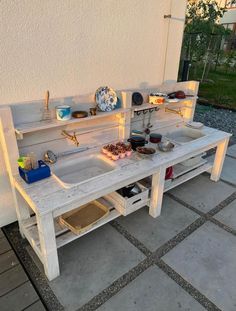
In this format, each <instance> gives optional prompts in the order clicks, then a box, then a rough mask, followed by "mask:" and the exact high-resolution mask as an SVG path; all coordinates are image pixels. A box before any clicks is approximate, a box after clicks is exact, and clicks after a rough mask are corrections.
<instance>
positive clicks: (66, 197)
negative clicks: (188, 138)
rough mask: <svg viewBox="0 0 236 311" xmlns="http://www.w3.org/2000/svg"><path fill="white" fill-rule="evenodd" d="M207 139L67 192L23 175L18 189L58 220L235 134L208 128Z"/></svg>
mask: <svg viewBox="0 0 236 311" xmlns="http://www.w3.org/2000/svg"><path fill="white" fill-rule="evenodd" d="M203 132H204V133H205V134H206V136H204V137H202V138H199V139H196V140H193V141H192V142H189V143H186V144H184V145H179V146H176V147H175V149H174V150H173V151H172V152H169V153H161V152H158V153H157V154H155V155H153V156H152V157H150V158H141V157H140V156H139V155H137V154H136V153H134V154H133V155H132V156H131V157H130V158H125V159H122V160H119V161H117V162H116V163H117V165H118V166H119V169H117V170H114V171H111V172H110V173H109V174H107V175H105V176H98V177H97V178H94V179H93V180H91V181H88V182H84V183H83V184H80V185H78V186H75V187H72V188H69V189H65V188H63V187H62V186H61V185H60V184H59V183H58V181H57V180H56V179H55V178H54V177H53V176H51V177H49V178H47V179H44V180H41V181H39V182H36V183H33V184H29V185H28V184H26V183H25V182H24V180H23V179H21V177H20V176H19V175H17V176H15V177H14V181H15V187H16V189H17V190H18V191H19V192H20V193H21V195H22V196H23V197H24V199H25V200H26V201H27V202H28V204H29V205H30V206H31V208H32V209H33V210H34V212H35V213H36V214H38V215H45V214H47V213H51V212H52V213H53V215H54V217H57V216H59V215H61V214H62V213H64V212H66V211H69V210H71V209H73V208H76V207H78V206H80V205H83V204H86V203H88V202H90V201H92V200H95V199H97V198H99V197H102V196H104V195H106V194H108V193H111V192H113V191H115V190H117V189H119V188H121V187H124V186H125V185H128V184H130V183H132V182H135V181H137V180H140V179H143V178H145V177H147V176H150V175H152V174H153V173H155V172H157V171H158V169H159V167H161V166H164V167H168V166H170V165H174V164H176V163H179V162H181V161H184V160H186V159H188V158H189V157H192V156H195V155H197V154H199V153H201V152H204V151H206V150H208V149H210V148H213V147H215V146H216V145H217V144H218V143H219V142H220V141H222V140H224V139H226V138H228V137H230V136H231V134H229V133H226V132H222V131H219V130H216V129H212V128H208V127H204V128H203Z"/></svg>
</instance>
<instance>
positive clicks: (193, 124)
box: [186, 121, 203, 129]
mask: <svg viewBox="0 0 236 311" xmlns="http://www.w3.org/2000/svg"><path fill="white" fill-rule="evenodd" d="M186 126H188V127H191V128H193V129H201V128H202V127H203V123H201V122H194V121H189V122H187V123H186Z"/></svg>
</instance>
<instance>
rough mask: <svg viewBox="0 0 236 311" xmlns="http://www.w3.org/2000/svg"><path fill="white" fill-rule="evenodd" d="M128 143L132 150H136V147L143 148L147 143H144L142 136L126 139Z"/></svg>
mask: <svg viewBox="0 0 236 311" xmlns="http://www.w3.org/2000/svg"><path fill="white" fill-rule="evenodd" d="M128 142H130V143H131V146H132V149H133V150H136V148H137V147H143V146H144V145H145V144H147V143H148V142H147V141H146V139H145V137H143V136H131V137H130V138H129V139H128Z"/></svg>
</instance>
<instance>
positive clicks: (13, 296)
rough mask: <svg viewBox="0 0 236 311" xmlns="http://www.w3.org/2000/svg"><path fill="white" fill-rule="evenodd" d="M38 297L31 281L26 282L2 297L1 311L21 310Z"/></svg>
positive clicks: (0, 301)
mask: <svg viewBox="0 0 236 311" xmlns="http://www.w3.org/2000/svg"><path fill="white" fill-rule="evenodd" d="M38 299H39V298H38V295H37V293H36V291H35V290H34V288H33V286H32V285H31V283H30V282H26V283H24V284H22V285H21V286H19V287H17V288H16V289H14V290H13V291H11V292H9V293H8V294H7V295H5V296H3V297H0V306H1V311H21V310H23V309H25V308H26V307H28V306H29V305H31V304H33V303H34V302H35V301H37V300H38ZM27 310H28V309H27Z"/></svg>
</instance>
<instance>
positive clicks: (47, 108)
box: [42, 91, 51, 120]
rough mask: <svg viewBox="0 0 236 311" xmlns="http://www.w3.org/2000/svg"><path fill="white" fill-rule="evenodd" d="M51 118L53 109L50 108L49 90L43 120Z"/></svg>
mask: <svg viewBox="0 0 236 311" xmlns="http://www.w3.org/2000/svg"><path fill="white" fill-rule="evenodd" d="M50 119H51V111H50V110H49V91H47V92H46V96H45V101H44V107H43V115H42V120H50Z"/></svg>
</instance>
